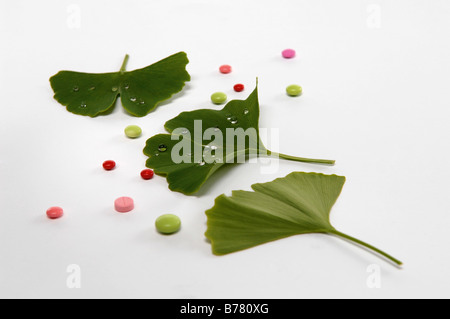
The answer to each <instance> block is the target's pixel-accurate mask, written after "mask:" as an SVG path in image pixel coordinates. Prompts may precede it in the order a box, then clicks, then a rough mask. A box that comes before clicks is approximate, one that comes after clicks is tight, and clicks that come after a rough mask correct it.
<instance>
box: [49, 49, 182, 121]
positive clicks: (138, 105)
mask: <svg viewBox="0 0 450 319" xmlns="http://www.w3.org/2000/svg"><path fill="white" fill-rule="evenodd" d="M127 60H128V55H127V56H126V57H125V60H124V62H123V64H122V68H121V70H120V71H119V72H115V73H81V72H74V71H60V72H58V73H57V74H55V75H54V76H52V77H51V78H50V84H51V87H52V89H53V91H54V93H55V95H54V98H55V99H56V100H57V101H58V102H59V103H61V104H62V105H65V106H66V107H67V110H68V111H70V112H72V113H75V114H79V115H88V116H91V117H94V116H97V115H99V114H102V113H107V112H109V111H111V110H112V108H113V106H114V104H115V101H116V99H117V96H119V95H120V97H121V102H122V105H123V107H124V108H125V110H127V111H128V112H129V113H130V114H132V115H135V116H145V115H146V114H148V113H149V112H150V111H152V110H153V109H154V108H155V107H156V106H157V104H158V103H159V102H161V101H163V100H166V99H168V98H170V97H171V96H172V95H173V94H175V93H177V92H179V91H181V89H182V88H183V86H184V84H185V82H186V81H189V80H190V76H189V74H188V73H187V71H186V64H187V63H188V62H189V61H188V59H187V56H186V53H184V52H178V53H176V54H174V55H171V56H169V57H167V58H165V59H163V60H161V61H159V62H156V63H154V64H152V65H150V66H147V67H145V68H142V69H138V70H134V71H130V72H127V71H125V65H126V63H127Z"/></svg>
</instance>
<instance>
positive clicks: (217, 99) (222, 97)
mask: <svg viewBox="0 0 450 319" xmlns="http://www.w3.org/2000/svg"><path fill="white" fill-rule="evenodd" d="M226 100H227V95H226V94H225V93H223V92H216V93H213V94H212V95H211V101H212V102H213V103H214V104H223V103H225V101H226Z"/></svg>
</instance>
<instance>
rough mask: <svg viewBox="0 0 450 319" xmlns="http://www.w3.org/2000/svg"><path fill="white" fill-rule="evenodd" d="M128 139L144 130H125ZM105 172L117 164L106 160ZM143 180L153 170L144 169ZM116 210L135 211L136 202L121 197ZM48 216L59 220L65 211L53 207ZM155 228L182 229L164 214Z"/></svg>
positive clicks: (165, 230)
mask: <svg viewBox="0 0 450 319" xmlns="http://www.w3.org/2000/svg"><path fill="white" fill-rule="evenodd" d="M124 133H125V135H126V136H127V137H128V138H137V137H139V136H141V134H142V129H141V128H140V127H139V126H137V125H129V126H127V127H126V128H125V130H124ZM102 167H103V169H104V170H105V171H111V170H114V169H115V168H116V162H115V161H113V160H106V161H104V162H103V163H102ZM140 175H141V177H142V179H144V180H149V179H152V178H153V175H154V172H153V170H151V169H148V168H146V169H143V170H142V171H141V173H140ZM114 209H115V210H116V211H117V212H119V213H128V212H131V211H132V210H133V209H134V200H133V198H131V197H128V196H121V197H119V198H117V199H116V200H115V201H114ZM46 215H47V217H48V218H50V219H58V218H60V217H62V216H63V215H64V211H63V209H62V208H61V207H59V206H52V207H50V208H49V209H47V211H46ZM155 227H156V229H157V230H158V232H160V233H161V234H172V233H175V232H177V231H178V230H179V229H180V227H181V221H180V219H179V218H178V217H177V216H176V215H173V214H164V215H161V216H159V217H158V218H157V219H156V221H155Z"/></svg>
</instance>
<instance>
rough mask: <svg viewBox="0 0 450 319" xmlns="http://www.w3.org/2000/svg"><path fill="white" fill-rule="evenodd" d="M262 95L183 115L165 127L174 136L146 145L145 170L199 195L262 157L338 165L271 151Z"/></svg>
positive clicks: (157, 138) (163, 136) (156, 138)
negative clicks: (218, 177) (221, 172)
mask: <svg viewBox="0 0 450 319" xmlns="http://www.w3.org/2000/svg"><path fill="white" fill-rule="evenodd" d="M258 121H259V103H258V90H257V88H255V90H254V91H253V92H252V93H251V94H250V95H249V97H248V98H247V99H246V100H233V101H230V102H229V103H227V104H226V105H225V107H224V108H223V109H222V110H210V109H201V110H195V111H191V112H183V113H181V114H179V115H178V116H177V117H175V118H173V119H171V120H169V121H167V122H166V123H165V129H166V130H167V131H168V132H169V133H170V134H158V135H155V136H153V137H151V138H149V139H148V140H147V143H146V146H145V148H144V154H145V155H147V156H148V157H149V158H148V159H147V162H146V166H147V167H149V168H153V169H154V171H155V173H156V174H158V175H162V176H166V178H167V182H168V183H169V188H170V189H171V190H173V191H178V192H182V193H184V194H193V193H195V192H197V191H198V190H199V189H200V188H201V186H202V185H203V184H204V183H205V182H206V180H207V179H208V178H209V177H210V176H211V175H213V174H214V173H215V172H216V171H217V170H218V169H219V168H221V167H223V166H226V165H233V164H236V163H243V162H245V161H246V160H247V159H249V158H256V157H259V156H271V157H281V158H284V159H287V160H293V161H299V162H307V163H319V164H334V161H333V160H323V159H309V158H302V157H295V156H289V155H284V154H279V153H275V152H272V151H270V150H268V149H267V148H266V147H265V146H264V145H263V143H262V142H261V139H260V132H259V126H258Z"/></svg>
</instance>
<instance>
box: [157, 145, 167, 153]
mask: <svg viewBox="0 0 450 319" xmlns="http://www.w3.org/2000/svg"><path fill="white" fill-rule="evenodd" d="M158 151H160V152H165V151H167V146H166V145H165V144H159V146H158Z"/></svg>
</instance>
